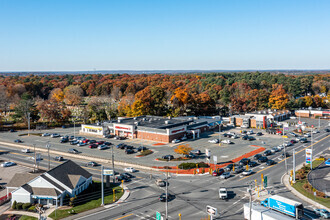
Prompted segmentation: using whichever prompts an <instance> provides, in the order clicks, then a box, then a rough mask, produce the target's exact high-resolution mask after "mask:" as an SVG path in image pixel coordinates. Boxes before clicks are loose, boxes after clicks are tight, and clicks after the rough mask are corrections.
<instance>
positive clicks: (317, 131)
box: [312, 129, 320, 134]
mask: <svg viewBox="0 0 330 220" xmlns="http://www.w3.org/2000/svg"><path fill="white" fill-rule="evenodd" d="M312 133H313V134H317V133H320V131H319V130H317V129H316V130H313V132H312Z"/></svg>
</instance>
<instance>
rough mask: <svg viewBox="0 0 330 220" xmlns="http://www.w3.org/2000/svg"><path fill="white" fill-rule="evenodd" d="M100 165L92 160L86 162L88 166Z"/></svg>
mask: <svg viewBox="0 0 330 220" xmlns="http://www.w3.org/2000/svg"><path fill="white" fill-rule="evenodd" d="M98 165H99V164H98V163H96V162H93V161H91V162H88V163H87V164H86V167H96V166H98Z"/></svg>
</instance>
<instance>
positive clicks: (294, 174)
mask: <svg viewBox="0 0 330 220" xmlns="http://www.w3.org/2000/svg"><path fill="white" fill-rule="evenodd" d="M292 157H293V160H292V162H293V177H292V179H293V182H294V183H295V182H296V151H295V150H294V149H293V152H292Z"/></svg>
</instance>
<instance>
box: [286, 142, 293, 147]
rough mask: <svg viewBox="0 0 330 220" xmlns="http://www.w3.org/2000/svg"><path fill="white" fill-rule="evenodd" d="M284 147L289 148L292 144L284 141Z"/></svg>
mask: <svg viewBox="0 0 330 220" xmlns="http://www.w3.org/2000/svg"><path fill="white" fill-rule="evenodd" d="M284 145H285V146H286V147H289V146H291V145H292V143H291V142H290V141H286V142H285V143H284Z"/></svg>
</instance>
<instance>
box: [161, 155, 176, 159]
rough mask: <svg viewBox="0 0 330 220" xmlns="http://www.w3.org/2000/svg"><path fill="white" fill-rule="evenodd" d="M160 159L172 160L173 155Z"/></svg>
mask: <svg viewBox="0 0 330 220" xmlns="http://www.w3.org/2000/svg"><path fill="white" fill-rule="evenodd" d="M162 158H163V159H165V160H173V159H174V156H173V155H165V156H162Z"/></svg>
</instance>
